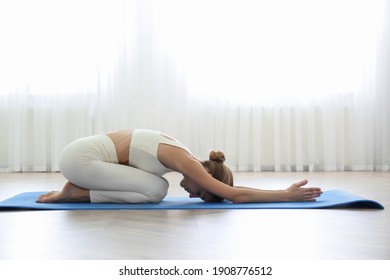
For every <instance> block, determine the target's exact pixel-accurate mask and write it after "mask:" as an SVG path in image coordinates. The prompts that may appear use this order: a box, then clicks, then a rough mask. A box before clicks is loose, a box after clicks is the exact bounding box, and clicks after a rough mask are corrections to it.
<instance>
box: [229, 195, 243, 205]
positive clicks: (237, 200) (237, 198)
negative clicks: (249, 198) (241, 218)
mask: <svg viewBox="0 0 390 280" xmlns="http://www.w3.org/2000/svg"><path fill="white" fill-rule="evenodd" d="M228 200H229V201H230V202H232V203H234V204H240V203H245V202H246V201H245V198H244V197H243V196H242V195H235V196H233V197H231V198H229V199H228Z"/></svg>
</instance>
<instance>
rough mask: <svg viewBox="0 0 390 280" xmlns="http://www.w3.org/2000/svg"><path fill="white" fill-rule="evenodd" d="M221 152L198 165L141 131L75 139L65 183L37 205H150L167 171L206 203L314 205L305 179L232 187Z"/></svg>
mask: <svg viewBox="0 0 390 280" xmlns="http://www.w3.org/2000/svg"><path fill="white" fill-rule="evenodd" d="M224 161H225V156H224V154H223V153H222V152H215V151H212V152H211V153H210V159H209V160H208V161H199V160H198V159H197V158H195V157H194V156H193V155H192V154H191V152H190V151H189V150H188V149H187V148H186V147H185V146H184V145H183V144H181V143H180V142H178V141H177V140H175V139H173V138H171V137H169V136H167V135H165V134H162V133H160V132H157V131H152V130H146V129H135V130H122V131H116V132H110V133H107V134H104V135H97V136H91V137H86V138H81V139H78V140H76V141H74V142H72V143H71V144H69V145H68V146H67V147H66V148H65V149H64V151H63V153H62V155H61V158H60V170H61V172H62V174H63V175H64V176H65V177H66V178H67V179H68V180H69V182H67V183H66V184H65V186H64V187H63V189H62V191H60V192H49V193H47V194H44V195H42V196H40V197H39V198H38V199H37V202H40V203H53V202H91V203H102V202H111V203H154V202H159V201H161V200H162V199H163V198H164V197H165V196H166V194H167V190H168V181H167V180H166V179H165V178H163V177H162V175H164V174H165V173H167V172H170V171H177V172H180V173H181V174H183V176H184V179H183V180H182V181H181V183H180V185H181V187H183V188H184V189H185V190H186V191H187V192H188V193H189V194H190V195H189V196H190V197H200V198H201V199H203V200H204V201H206V202H216V201H222V200H223V199H227V200H229V201H231V202H234V203H246V202H283V201H314V200H315V199H316V198H317V197H319V196H320V195H321V194H322V191H321V189H320V188H303V186H304V185H306V184H307V180H304V181H301V182H298V183H295V184H293V185H291V186H290V187H289V188H287V189H286V190H280V191H267V190H258V189H253V188H246V187H233V175H232V172H231V171H230V169H229V168H228V167H227V166H226V165H225V164H224Z"/></svg>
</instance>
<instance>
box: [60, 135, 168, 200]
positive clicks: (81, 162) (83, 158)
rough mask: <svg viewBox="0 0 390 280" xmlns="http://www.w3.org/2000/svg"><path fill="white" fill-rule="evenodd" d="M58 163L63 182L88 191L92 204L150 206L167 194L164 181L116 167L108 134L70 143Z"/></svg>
mask: <svg viewBox="0 0 390 280" xmlns="http://www.w3.org/2000/svg"><path fill="white" fill-rule="evenodd" d="M59 164H60V170H61V173H62V174H63V175H64V176H65V178H66V179H68V180H69V181H70V182H71V183H72V184H74V185H76V186H79V187H81V188H85V189H89V190H90V199H91V202H92V203H103V202H112V203H151V202H159V201H161V200H162V199H163V198H164V197H165V196H166V195H167V191H168V181H167V180H166V179H165V178H163V177H160V176H157V175H155V174H152V173H149V172H146V171H143V170H141V169H137V168H133V167H131V166H126V165H121V164H118V157H117V154H116V150H115V146H114V143H113V142H112V140H111V139H110V138H109V137H108V136H107V135H97V136H91V137H86V138H81V139H78V140H76V141H74V142H72V143H71V144H69V145H68V146H67V147H66V148H65V149H64V151H63V152H62V155H61V158H60V162H59Z"/></svg>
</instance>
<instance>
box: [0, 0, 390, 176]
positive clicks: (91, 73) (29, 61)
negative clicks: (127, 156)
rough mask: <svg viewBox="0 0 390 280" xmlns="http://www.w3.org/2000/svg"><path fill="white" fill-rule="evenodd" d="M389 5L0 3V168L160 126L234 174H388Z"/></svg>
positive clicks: (28, 164)
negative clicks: (91, 138)
mask: <svg viewBox="0 0 390 280" xmlns="http://www.w3.org/2000/svg"><path fill="white" fill-rule="evenodd" d="M389 7H390V6H389V1H387V0H378V1H368V0H362V1H351V0H339V1H329V0H328V1H322V0H317V1H304V0H296V1H287V0H274V1H270V0H269V1H267V0H265V1H251V0H240V1H239V0H231V1H229V0H228V1H218V0H208V1H205V0H197V1H195V0H181V1H178V0H176V1H175V0H165V1H152V0H146V1H145V0H144V1H141V0H139V1H137V0H133V1H126V0H115V1H114V0H110V1H108V0H106V1H92V0H78V1H75V0H74V1H70V0H68V1H45V0H37V1H22V0H15V1H2V2H0V36H1V38H2V44H1V45H0V117H1V119H0V131H1V135H2V137H0V170H1V171H57V170H58V158H59V156H60V153H61V150H62V149H63V147H64V146H65V145H66V144H68V143H69V142H70V141H72V140H74V139H76V138H79V137H83V136H88V135H92V134H97V133H103V132H105V131H110V130H116V129H122V128H127V127H143V128H150V129H156V130H161V131H164V132H166V133H168V134H171V135H172V136H174V137H175V138H178V139H180V140H181V141H182V142H183V143H184V144H186V145H187V146H188V147H189V148H190V149H191V150H192V151H193V152H194V153H195V154H196V155H198V156H200V157H202V158H205V157H207V155H208V151H209V150H210V149H220V150H223V151H225V153H226V156H227V163H228V164H229V165H230V166H231V167H232V169H234V170H240V171H261V170H276V171H283V170H297V171H300V170H310V171H314V170H387V171H388V170H390V144H389V143H390V130H389V121H390V115H389V110H388V108H389V105H390V99H389V95H390V85H389V81H388V80H389V79H388V77H390V69H389V67H390V60H389V58H390V57H389V52H390V45H389V36H388V34H389V26H390V24H389Z"/></svg>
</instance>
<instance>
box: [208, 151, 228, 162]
mask: <svg viewBox="0 0 390 280" xmlns="http://www.w3.org/2000/svg"><path fill="white" fill-rule="evenodd" d="M209 159H210V160H211V161H216V162H220V163H223V162H224V161H225V154H224V153H223V152H221V151H211V152H210V155H209Z"/></svg>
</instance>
